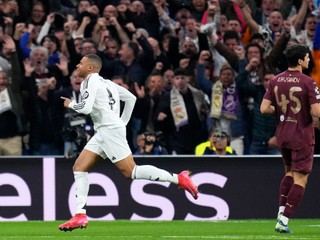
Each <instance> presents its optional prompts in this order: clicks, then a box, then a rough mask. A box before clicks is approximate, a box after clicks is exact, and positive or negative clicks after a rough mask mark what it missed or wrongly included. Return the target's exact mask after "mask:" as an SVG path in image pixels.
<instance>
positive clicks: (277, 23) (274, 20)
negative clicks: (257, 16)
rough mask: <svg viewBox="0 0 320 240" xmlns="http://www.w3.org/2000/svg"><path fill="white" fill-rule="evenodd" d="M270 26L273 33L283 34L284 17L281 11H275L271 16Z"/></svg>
mask: <svg viewBox="0 0 320 240" xmlns="http://www.w3.org/2000/svg"><path fill="white" fill-rule="evenodd" d="M268 21H269V25H270V29H271V30H272V31H273V32H281V30H282V25H283V17H282V14H281V13H280V12H279V11H273V12H271V13H270V15H269V20H268Z"/></svg>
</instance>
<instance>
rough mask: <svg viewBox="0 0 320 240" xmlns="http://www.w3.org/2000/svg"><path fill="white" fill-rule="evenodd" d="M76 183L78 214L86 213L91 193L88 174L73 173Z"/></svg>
mask: <svg viewBox="0 0 320 240" xmlns="http://www.w3.org/2000/svg"><path fill="white" fill-rule="evenodd" d="M73 174H74V180H75V183H76V206H77V209H76V213H86V209H85V206H86V204H87V197H88V193H89V180H88V173H87V172H73Z"/></svg>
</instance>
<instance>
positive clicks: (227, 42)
mask: <svg viewBox="0 0 320 240" xmlns="http://www.w3.org/2000/svg"><path fill="white" fill-rule="evenodd" d="M224 44H225V45H226V46H227V47H228V48H230V49H231V50H232V51H234V49H235V48H236V47H237V46H238V45H239V44H238V42H237V39H235V38H228V39H226V40H225V42H224Z"/></svg>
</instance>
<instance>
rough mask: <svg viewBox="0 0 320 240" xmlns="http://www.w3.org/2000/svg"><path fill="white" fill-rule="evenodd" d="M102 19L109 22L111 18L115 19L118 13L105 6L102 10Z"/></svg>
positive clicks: (112, 8) (112, 7)
mask: <svg viewBox="0 0 320 240" xmlns="http://www.w3.org/2000/svg"><path fill="white" fill-rule="evenodd" d="M102 15H103V17H104V18H105V19H107V20H109V19H110V18H111V17H117V16H118V11H117V9H116V7H114V6H113V5H107V6H106V7H105V8H104V10H103V14H102Z"/></svg>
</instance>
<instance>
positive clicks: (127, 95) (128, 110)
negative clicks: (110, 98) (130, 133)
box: [114, 83, 137, 125]
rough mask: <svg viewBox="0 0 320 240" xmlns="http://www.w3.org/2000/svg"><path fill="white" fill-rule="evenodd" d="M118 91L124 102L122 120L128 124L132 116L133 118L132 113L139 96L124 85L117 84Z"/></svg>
mask: <svg viewBox="0 0 320 240" xmlns="http://www.w3.org/2000/svg"><path fill="white" fill-rule="evenodd" d="M114 85H115V86H116V88H117V90H118V92H119V98H120V100H121V101H123V102H124V109H123V112H122V114H121V117H120V118H121V119H122V121H123V122H124V123H125V124H126V125H127V124H128V122H129V120H130V118H131V114H132V111H133V108H134V105H135V103H136V100H137V98H136V97H135V96H134V95H133V94H132V93H131V92H130V91H128V90H127V89H125V88H124V87H121V86H119V85H118V84H115V83H114Z"/></svg>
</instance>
